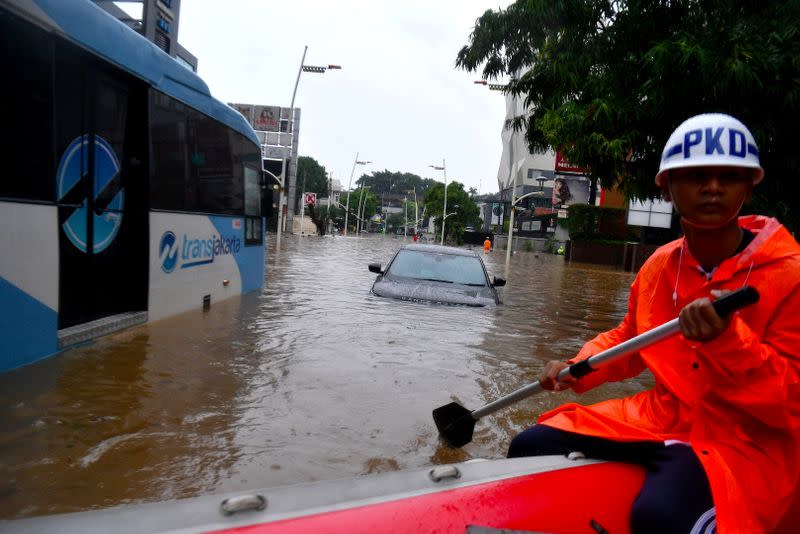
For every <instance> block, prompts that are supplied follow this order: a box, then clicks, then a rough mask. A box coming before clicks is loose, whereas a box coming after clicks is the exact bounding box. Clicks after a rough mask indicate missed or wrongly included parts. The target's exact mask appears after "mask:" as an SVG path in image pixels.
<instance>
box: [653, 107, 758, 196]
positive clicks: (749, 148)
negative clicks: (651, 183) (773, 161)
mask: <svg viewBox="0 0 800 534" xmlns="http://www.w3.org/2000/svg"><path fill="white" fill-rule="evenodd" d="M711 165H724V166H729V167H746V168H750V169H757V171H758V172H757V173H756V175H755V177H754V179H753V183H754V184H757V183H758V182H760V181H761V179H762V178H763V177H764V169H762V168H761V163H760V162H759V159H758V146H756V141H755V139H754V138H753V134H751V133H750V130H748V129H747V126H745V125H744V124H743V123H742V122H741V121H740V120H739V119H736V118H734V117H731V116H730V115H726V114H724V113H704V114H702V115H695V116H694V117H692V118H690V119H687V120H685V121H683V123H682V124H681V125H680V126H678V127H677V128H675V131H674V132H672V135H670V136H669V140H667V144H666V146H665V147H664V151H663V152H662V153H661V165H660V166H659V168H658V174H656V185H658V186H661V177H662V176H663V174H664V173H665V172H666V171H668V170H670V169H678V168H682V167H705V166H711Z"/></svg>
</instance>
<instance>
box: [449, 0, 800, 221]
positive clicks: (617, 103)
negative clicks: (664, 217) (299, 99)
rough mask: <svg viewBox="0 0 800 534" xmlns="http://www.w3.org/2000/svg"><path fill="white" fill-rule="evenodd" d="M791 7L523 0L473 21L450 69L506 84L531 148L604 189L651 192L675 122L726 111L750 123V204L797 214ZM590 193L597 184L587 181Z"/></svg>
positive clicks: (799, 77)
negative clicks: (574, 167) (756, 168)
mask: <svg viewBox="0 0 800 534" xmlns="http://www.w3.org/2000/svg"><path fill="white" fill-rule="evenodd" d="M798 6H800V4H798V2H797V1H785V0H760V1H755V0H741V1H715V0H655V1H654V0H627V1H626V0H559V1H553V0H518V1H517V2H515V3H514V4H512V5H511V6H509V7H508V8H506V9H500V10H489V11H487V12H486V13H484V14H483V15H482V16H481V17H480V18H479V19H478V20H477V22H476V25H475V28H474V30H473V32H472V34H471V35H470V37H469V42H468V44H467V45H466V46H464V47H463V48H462V49H461V51H460V52H459V53H458V56H457V60H456V65H457V66H458V67H461V68H463V69H466V70H468V71H477V70H479V69H482V73H483V76H484V78H486V79H498V78H501V77H503V76H507V75H511V78H512V80H511V81H510V83H509V84H508V86H507V88H506V90H507V91H509V92H510V93H511V94H514V95H517V96H518V97H520V98H523V99H524V102H525V104H526V108H527V110H528V111H527V112H526V114H525V115H524V116H521V117H517V118H516V119H514V120H513V121H511V125H510V126H513V127H514V128H516V129H518V130H521V131H523V132H524V133H525V135H526V139H527V141H528V144H529V145H530V148H531V149H535V148H539V149H542V148H546V147H548V146H550V147H555V148H557V149H558V150H560V151H561V152H562V153H563V154H564V155H565V157H566V158H567V159H568V160H569V161H570V162H572V163H574V164H578V165H580V166H584V167H588V168H589V169H590V171H589V173H590V178H591V179H592V180H593V181H596V180H599V181H600V183H601V184H602V185H603V186H604V187H611V186H613V185H615V184H616V183H617V182H619V185H620V187H621V189H622V191H623V192H624V193H625V194H627V195H628V196H629V197H631V198H640V199H644V198H652V197H654V196H656V195H657V191H656V188H655V185H654V183H653V177H654V176H655V173H656V171H657V168H658V163H659V159H660V156H661V150H662V148H663V146H664V143H665V142H666V140H667V137H668V136H669V134H670V133H671V132H672V131H673V130H674V129H675V127H676V126H677V125H678V124H680V123H681V122H682V121H683V120H685V119H687V118H688V117H690V116H692V115H696V114H698V113H704V112H715V111H719V112H725V113H730V114H731V115H734V116H736V117H738V118H739V119H741V120H742V121H743V122H744V123H745V124H747V125H748V127H749V128H750V129H751V131H752V132H753V134H754V136H755V138H756V141H757V143H758V145H759V148H760V151H761V162H762V165H763V166H764V168H765V169H766V171H767V179H766V180H765V181H764V182H763V184H762V185H760V186H759V187H757V188H756V198H755V199H754V202H753V206H752V209H754V210H758V211H759V212H762V213H766V214H769V215H774V216H777V217H778V218H779V219H781V220H782V221H783V222H784V223H785V224H787V225H788V226H789V227H790V228H793V229H795V230H797V229H798V226H799V224H798V223H800V208H798V207H797V206H799V205H800V204H798V203H797V201H796V199H797V198H798V196H799V195H800V183H799V182H798V181H797V180H796V179H795V177H796V176H797V175H798V171H799V170H800V151H798V150H796V144H797V143H796V140H795V137H796V136H795V131H796V129H797V126H796V122H797V117H798V116H800V61H799V60H798V58H800V31H798V28H799V27H800V7H798ZM592 190H594V188H592Z"/></svg>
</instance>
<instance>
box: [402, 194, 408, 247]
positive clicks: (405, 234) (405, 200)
mask: <svg viewBox="0 0 800 534" xmlns="http://www.w3.org/2000/svg"><path fill="white" fill-rule="evenodd" d="M403 204H405V206H406V225H405V226H404V227H403V239H405V238H407V237H408V197H403Z"/></svg>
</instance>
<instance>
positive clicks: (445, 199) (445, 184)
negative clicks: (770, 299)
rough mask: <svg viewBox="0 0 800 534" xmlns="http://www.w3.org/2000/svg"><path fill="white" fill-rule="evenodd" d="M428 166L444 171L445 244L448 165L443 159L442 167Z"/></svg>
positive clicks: (443, 210)
mask: <svg viewBox="0 0 800 534" xmlns="http://www.w3.org/2000/svg"><path fill="white" fill-rule="evenodd" d="M428 167H430V168H432V169H436V170H437V171H444V208H442V240H441V244H442V245H444V221H445V220H446V219H447V216H445V213H447V165H446V164H445V161H444V159H442V166H441V167H439V166H437V165H428Z"/></svg>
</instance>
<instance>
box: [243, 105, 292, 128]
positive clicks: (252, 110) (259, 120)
mask: <svg viewBox="0 0 800 534" xmlns="http://www.w3.org/2000/svg"><path fill="white" fill-rule="evenodd" d="M228 105H229V106H230V107H232V108H233V109H235V110H236V111H238V112H239V113H241V114H242V116H243V117H244V118H245V119H247V121H248V122H249V123H250V126H252V128H253V129H254V130H255V131H257V132H280V131H281V107H280V106H259V105H254V104H239V103H229V104H228ZM288 111H289V110H288V109H286V112H285V113H287V114H288Z"/></svg>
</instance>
